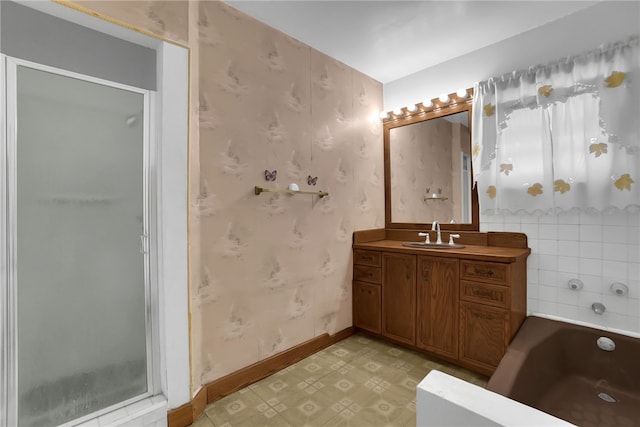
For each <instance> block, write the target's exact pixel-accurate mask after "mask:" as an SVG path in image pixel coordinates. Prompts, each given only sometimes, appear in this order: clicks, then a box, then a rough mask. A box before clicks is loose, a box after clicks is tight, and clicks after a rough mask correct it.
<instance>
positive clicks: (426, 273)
mask: <svg viewBox="0 0 640 427" xmlns="http://www.w3.org/2000/svg"><path fill="white" fill-rule="evenodd" d="M422 278H423V279H424V280H428V279H429V268H428V267H424V268H423V269H422Z"/></svg>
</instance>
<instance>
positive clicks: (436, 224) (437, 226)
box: [431, 221, 442, 245]
mask: <svg viewBox="0 0 640 427" xmlns="http://www.w3.org/2000/svg"><path fill="white" fill-rule="evenodd" d="M431 231H435V232H436V236H437V237H436V244H438V245H441V244H442V235H441V234H440V223H439V222H438V221H433V224H431Z"/></svg>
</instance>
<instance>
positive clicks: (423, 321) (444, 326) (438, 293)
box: [416, 256, 459, 360]
mask: <svg viewBox="0 0 640 427" xmlns="http://www.w3.org/2000/svg"><path fill="white" fill-rule="evenodd" d="M458 270H459V261H458V260H457V259H451V258H438V257H430V256H418V278H417V294H418V300H417V314H418V315H417V322H418V336H417V338H416V346H417V347H419V348H423V349H425V350H428V351H431V352H433V353H436V354H438V355H441V356H444V357H446V358H449V359H454V360H455V359H457V358H458V318H459V315H458V281H459V279H458V278H459V272H458Z"/></svg>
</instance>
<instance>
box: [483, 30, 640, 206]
mask: <svg viewBox="0 0 640 427" xmlns="http://www.w3.org/2000/svg"><path fill="white" fill-rule="evenodd" d="M638 52H639V49H638V38H637V37H634V38H632V39H630V40H628V41H626V42H620V43H616V44H613V45H608V46H606V47H603V48H601V49H598V50H594V51H591V52H588V53H586V54H583V55H579V56H576V57H571V58H567V59H564V60H561V61H558V62H555V63H551V64H547V65H544V66H536V67H531V68H530V69H529V70H525V71H515V72H513V73H510V74H506V75H503V76H501V77H497V78H491V79H489V80H487V81H484V82H480V83H477V84H476V85H475V87H474V101H473V119H472V124H473V126H472V133H473V157H472V159H473V170H474V173H475V181H476V183H477V185H478V195H479V201H480V209H481V211H482V212H484V213H511V214H547V213H560V212H568V211H575V210H585V211H593V210H595V211H600V212H602V211H609V210H622V209H624V210H628V211H633V210H638V209H640V108H639V105H640V56H639V53H638Z"/></svg>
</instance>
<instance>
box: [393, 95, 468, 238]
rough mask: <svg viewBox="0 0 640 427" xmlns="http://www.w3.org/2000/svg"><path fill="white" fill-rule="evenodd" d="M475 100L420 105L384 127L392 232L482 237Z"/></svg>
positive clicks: (452, 99) (453, 97) (456, 98)
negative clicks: (435, 227) (434, 226)
mask: <svg viewBox="0 0 640 427" xmlns="http://www.w3.org/2000/svg"><path fill="white" fill-rule="evenodd" d="M471 97H472V90H471V89H468V90H467V95H466V97H460V96H458V95H456V94H455V93H454V94H450V95H449V96H448V98H449V99H448V100H446V102H444V101H442V100H441V99H434V100H432V101H431V104H432V105H431V106H429V107H425V105H424V104H418V105H416V107H415V111H413V112H411V111H409V110H407V109H406V108H405V109H403V110H402V112H401V113H400V114H397V115H396V114H392V115H391V117H390V118H387V119H386V120H385V121H384V163H385V165H384V166H385V210H386V212H385V223H386V227H387V228H407V229H429V228H430V226H431V223H432V222H433V221H435V220H437V221H439V222H440V224H441V226H442V228H443V229H449V230H467V231H478V230H479V220H478V201H477V194H476V192H475V190H474V189H473V188H472V182H473V179H472V177H473V175H472V171H471Z"/></svg>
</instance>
